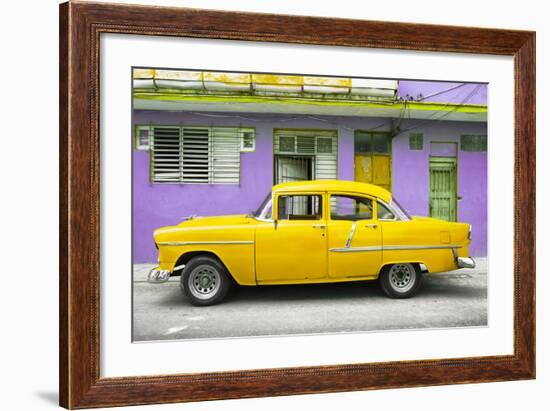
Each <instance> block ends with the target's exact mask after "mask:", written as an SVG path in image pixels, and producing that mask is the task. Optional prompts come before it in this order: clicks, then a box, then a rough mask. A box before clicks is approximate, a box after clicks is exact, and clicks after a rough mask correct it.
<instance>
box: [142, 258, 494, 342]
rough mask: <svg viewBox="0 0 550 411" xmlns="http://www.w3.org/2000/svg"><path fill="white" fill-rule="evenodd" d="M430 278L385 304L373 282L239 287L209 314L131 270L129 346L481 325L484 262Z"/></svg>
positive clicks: (169, 285) (175, 284) (173, 285)
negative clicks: (131, 342)
mask: <svg viewBox="0 0 550 411" xmlns="http://www.w3.org/2000/svg"><path fill="white" fill-rule="evenodd" d="M476 263H477V267H476V268H475V269H461V270H457V271H452V272H448V273H440V274H434V275H428V276H426V277H425V279H424V284H423V286H422V288H421V290H420V292H419V293H418V294H417V295H416V296H414V297H412V298H410V299H405V300H396V299H390V298H387V297H386V296H385V295H384V294H383V292H382V291H381V290H380V288H379V287H378V284H377V283H376V282H352V283H338V284H318V285H317V284H316V285H285V286H263V287H238V288H237V289H236V290H235V291H234V292H232V293H231V295H229V297H228V299H227V300H226V301H225V302H224V303H222V304H219V305H216V306H211V307H194V306H192V305H191V304H189V302H188V301H187V300H186V298H185V297H184V296H183V295H182V293H181V291H180V287H179V277H173V278H171V279H170V281H168V282H166V283H164V284H149V283H147V282H146V276H147V272H148V271H149V269H150V268H152V267H153V265H152V264H136V265H134V278H133V281H134V284H133V293H134V302H133V304H134V306H133V312H134V318H133V338H134V341H153V340H170V339H188V338H224V337H245V336H266V335H288V334H313V333H315V334H317V333H340V332H361V331H382V330H399V329H425V328H448V327H474V326H486V325H487V261H486V259H476Z"/></svg>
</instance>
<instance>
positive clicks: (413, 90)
mask: <svg viewBox="0 0 550 411" xmlns="http://www.w3.org/2000/svg"><path fill="white" fill-rule="evenodd" d="M398 96H399V97H401V98H403V99H405V100H409V99H410V98H412V99H413V100H419V101H423V102H446V103H458V104H461V103H462V104H483V105H487V85H486V84H474V83H457V82H441V81H410V80H399V89H398Z"/></svg>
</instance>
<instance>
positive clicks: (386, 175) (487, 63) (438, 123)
mask: <svg viewBox="0 0 550 411" xmlns="http://www.w3.org/2000/svg"><path fill="white" fill-rule="evenodd" d="M60 34H61V35H60V79H61V82H60V101H61V110H60V113H61V115H60V150H61V155H60V185H61V197H60V221H61V228H60V233H61V235H60V298H61V301H60V403H61V405H62V406H64V407H66V408H92V407H103V406H122V405H136V404H151V403H169V402H184V401H201V400H209V399H223V398H245V397H258V396H274V395H291V394H302V393H316V392H335V391H352V390H366V389H379V388H397V387H412V386H422V385H441V384H461V383H469V382H488V381H504V380H514V379H528V378H534V376H535V302H534V295H535V240H534V238H535V167H534V161H535V91H534V90H535V54H534V45H535V34H534V33H533V32H525V31H513V30H494V29H480V28H465V27H448V26H433V25H418V24H404V23H389V22H376V21H360V20H343V19H330V18H313V17H300V16H279V15H268V14H253V13H231V12H217V11H204V10H196V9H183V8H164V7H148V6H131V5H112V4H94V3H86V2H69V3H65V4H62V5H61V6H60Z"/></svg>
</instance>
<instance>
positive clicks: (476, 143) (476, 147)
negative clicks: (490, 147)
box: [460, 134, 487, 153]
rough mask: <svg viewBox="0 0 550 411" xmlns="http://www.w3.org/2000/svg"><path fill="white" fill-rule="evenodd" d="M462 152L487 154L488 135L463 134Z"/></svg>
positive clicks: (461, 137)
mask: <svg viewBox="0 0 550 411" xmlns="http://www.w3.org/2000/svg"><path fill="white" fill-rule="evenodd" d="M460 150H461V151H466V152H471V153H481V152H487V134H462V135H461V136H460Z"/></svg>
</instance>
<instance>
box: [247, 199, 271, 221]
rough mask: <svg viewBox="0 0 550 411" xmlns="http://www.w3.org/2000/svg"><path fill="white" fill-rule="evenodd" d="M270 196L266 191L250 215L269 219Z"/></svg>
mask: <svg viewBox="0 0 550 411" xmlns="http://www.w3.org/2000/svg"><path fill="white" fill-rule="evenodd" d="M271 198H272V197H271V193H268V194H267V196H266V197H265V199H264V201H262V203H261V204H260V206H259V207H258V209H257V210H256V211H255V212H254V213H253V214H252V216H253V217H255V218H262V219H271Z"/></svg>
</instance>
